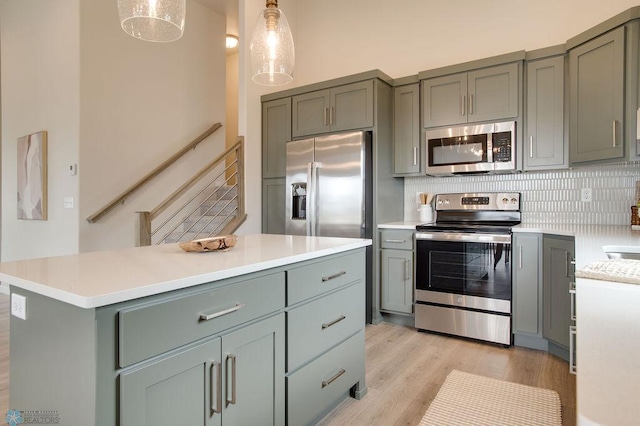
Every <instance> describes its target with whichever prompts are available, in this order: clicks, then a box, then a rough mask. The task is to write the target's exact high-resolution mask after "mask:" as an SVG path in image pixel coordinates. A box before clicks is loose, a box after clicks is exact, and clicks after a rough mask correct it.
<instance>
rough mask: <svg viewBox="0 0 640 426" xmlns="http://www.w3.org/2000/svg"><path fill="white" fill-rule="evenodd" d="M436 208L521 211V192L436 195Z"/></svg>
mask: <svg viewBox="0 0 640 426" xmlns="http://www.w3.org/2000/svg"><path fill="white" fill-rule="evenodd" d="M436 210H493V211H496V210H498V211H500V210H509V211H520V193H519V192H486V193H464V194H438V195H436Z"/></svg>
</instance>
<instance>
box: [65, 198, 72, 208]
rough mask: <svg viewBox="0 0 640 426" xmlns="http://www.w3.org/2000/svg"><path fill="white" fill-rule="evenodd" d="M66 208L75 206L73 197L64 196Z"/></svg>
mask: <svg viewBox="0 0 640 426" xmlns="http://www.w3.org/2000/svg"><path fill="white" fill-rule="evenodd" d="M64 208H65V209H72V208H73V197H64Z"/></svg>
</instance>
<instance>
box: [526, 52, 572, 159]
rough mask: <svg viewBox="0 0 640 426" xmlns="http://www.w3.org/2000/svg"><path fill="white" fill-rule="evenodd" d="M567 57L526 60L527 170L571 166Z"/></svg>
mask: <svg viewBox="0 0 640 426" xmlns="http://www.w3.org/2000/svg"><path fill="white" fill-rule="evenodd" d="M564 63H565V57H564V56H555V57H550V58H544V59H540V60H535V61H530V62H527V65H526V70H527V101H526V106H527V110H526V117H527V119H526V133H525V137H524V142H525V147H524V152H523V157H524V161H523V163H524V169H525V170H545V169H561V168H567V167H569V152H568V143H565V126H564V122H565V121H564V110H565V107H564V90H565V89H564V87H565V86H564V75H565V66H564Z"/></svg>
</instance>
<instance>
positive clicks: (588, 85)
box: [569, 27, 637, 164]
mask: <svg viewBox="0 0 640 426" xmlns="http://www.w3.org/2000/svg"><path fill="white" fill-rule="evenodd" d="M636 78H637V76H636ZM569 81H570V98H569V99H570V114H571V115H570V119H569V123H570V128H569V147H570V155H569V158H570V162H571V164H575V163H582V162H589V161H597V160H609V159H618V158H622V157H623V156H624V130H625V128H624V124H625V123H624V118H625V117H624V109H625V92H624V90H625V89H624V87H625V27H619V28H617V29H615V30H613V31H610V32H608V33H605V34H603V35H601V36H600V37H597V38H595V39H593V40H591V41H588V42H586V43H584V44H581V45H579V46H578V47H576V48H574V49H572V50H570V51H569Z"/></svg>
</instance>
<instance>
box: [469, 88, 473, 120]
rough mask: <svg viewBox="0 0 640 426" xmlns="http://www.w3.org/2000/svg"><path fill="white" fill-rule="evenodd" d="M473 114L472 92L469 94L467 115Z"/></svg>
mask: <svg viewBox="0 0 640 426" xmlns="http://www.w3.org/2000/svg"><path fill="white" fill-rule="evenodd" d="M472 114H473V93H472V94H471V95H469V115H472Z"/></svg>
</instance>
